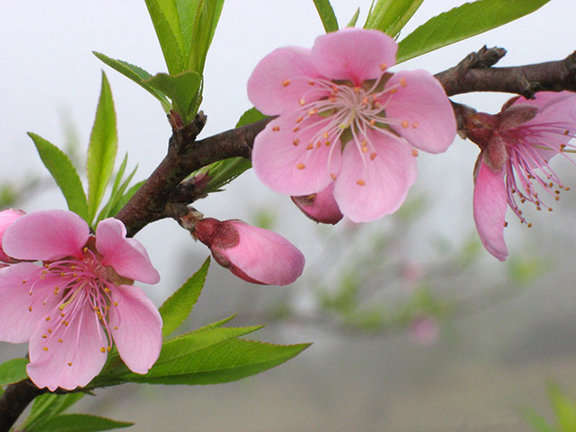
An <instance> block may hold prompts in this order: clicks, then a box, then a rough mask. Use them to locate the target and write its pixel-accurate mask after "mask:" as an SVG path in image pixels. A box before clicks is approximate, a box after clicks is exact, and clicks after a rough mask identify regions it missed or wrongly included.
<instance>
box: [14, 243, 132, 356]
mask: <svg viewBox="0 0 576 432" xmlns="http://www.w3.org/2000/svg"><path fill="white" fill-rule="evenodd" d="M111 271H112V273H111ZM111 276H112V277H111ZM117 278H121V276H119V275H117V273H116V272H115V271H114V270H113V269H111V268H109V267H106V266H104V265H103V264H102V261H101V256H100V255H99V254H98V252H96V251H93V250H92V249H91V248H90V245H89V246H87V247H84V249H83V250H82V258H81V259H78V258H75V257H70V258H63V259H60V260H57V261H52V262H46V263H44V265H43V267H42V268H39V269H38V271H37V272H36V273H35V274H34V275H33V276H32V277H30V278H29V279H28V280H25V281H23V284H28V285H29V287H30V288H29V291H28V293H29V295H30V299H31V302H30V306H29V308H28V309H29V310H30V311H32V310H33V308H34V307H40V306H41V305H42V306H45V307H48V310H49V314H48V315H47V316H46V318H45V320H46V321H47V322H50V321H51V322H52V325H51V326H50V327H47V331H46V332H45V333H44V334H43V335H42V336H41V337H42V339H43V345H44V347H43V349H44V351H49V350H51V349H53V348H54V347H57V346H58V344H62V343H63V342H64V341H65V339H66V338H78V337H81V336H79V333H78V332H79V330H80V327H81V326H82V323H83V322H87V321H88V320H90V319H92V318H91V317H90V316H86V313H87V312H88V313H90V314H92V316H93V317H94V318H95V319H96V320H98V322H99V324H100V325H101V326H102V328H103V329H104V332H105V336H104V337H102V336H100V337H99V340H98V343H99V344H100V351H101V352H102V353H106V352H107V351H110V349H111V344H112V337H111V332H110V330H111V329H110V327H109V325H108V313H109V310H110V308H111V307H113V306H117V304H116V303H115V302H114V301H113V300H112V296H111V292H112V289H114V288H115V285H114V281H116V279H117ZM122 279H125V278H122ZM71 323H73V325H70V324H71ZM98 334H100V335H101V333H100V332H98ZM73 360H74V359H73V358H68V359H67V360H66V361H67V363H68V365H69V366H72V364H73Z"/></svg>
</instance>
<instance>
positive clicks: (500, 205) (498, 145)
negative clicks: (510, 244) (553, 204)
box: [470, 92, 576, 261]
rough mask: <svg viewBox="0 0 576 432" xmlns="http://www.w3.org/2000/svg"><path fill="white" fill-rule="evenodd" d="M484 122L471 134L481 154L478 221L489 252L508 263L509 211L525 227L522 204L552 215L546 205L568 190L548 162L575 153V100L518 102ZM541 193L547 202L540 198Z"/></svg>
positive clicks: (546, 96)
mask: <svg viewBox="0 0 576 432" xmlns="http://www.w3.org/2000/svg"><path fill="white" fill-rule="evenodd" d="M478 116H481V115H480V114H479V115H478ZM479 120H480V121H481V125H480V127H478V129H477V130H470V135H471V136H470V138H471V139H472V140H473V141H474V142H476V143H477V144H478V145H479V146H480V148H481V149H482V152H481V153H480V156H479V157H478V161H477V163H476V170H475V187H474V221H475V222H476V228H477V230H478V234H479V236H480V239H481V240H482V244H483V245H484V247H485V248H486V249H487V250H488V252H490V253H491V254H492V255H494V256H495V257H496V258H498V259H499V260H501V261H504V260H505V259H506V257H507V256H508V249H507V247H506V243H505V242H504V227H505V225H506V222H505V217H506V209H507V207H510V208H511V209H512V210H513V211H514V213H515V214H516V215H517V216H518V217H519V218H520V220H521V221H522V222H523V223H526V220H525V218H524V216H523V215H522V210H521V209H520V207H519V203H524V202H526V201H528V202H531V203H533V204H534V205H535V206H536V208H537V209H538V210H540V209H541V208H548V210H551V208H549V207H548V206H547V205H545V204H544V203H545V202H547V201H548V200H558V199H559V194H560V191H561V190H569V188H567V187H566V186H564V184H563V183H562V181H561V180H560V179H559V178H558V175H557V174H556V173H555V172H554V170H553V169H552V168H551V167H550V165H549V163H548V162H549V160H550V159H551V158H552V157H554V156H556V155H557V154H562V155H564V156H566V153H565V152H566V150H568V149H570V148H573V146H572V145H569V144H568V142H569V141H570V140H571V139H572V138H573V137H574V135H575V134H576V94H574V93H570V92H560V93H553V92H541V93H537V94H536V98H535V99H533V100H528V99H525V98H524V97H519V98H514V99H512V100H510V101H509V102H507V103H506V104H505V105H504V107H503V108H502V111H501V112H500V113H499V114H497V115H496V116H488V115H486V114H484V117H479ZM539 190H540V191H542V192H544V193H545V194H547V195H548V196H547V197H546V196H544V197H541V196H540V195H539V192H538V191H539ZM528 226H531V224H528Z"/></svg>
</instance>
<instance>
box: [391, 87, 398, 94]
mask: <svg viewBox="0 0 576 432" xmlns="http://www.w3.org/2000/svg"><path fill="white" fill-rule="evenodd" d="M390 93H392V94H394V93H398V89H397V88H393V89H392V90H390Z"/></svg>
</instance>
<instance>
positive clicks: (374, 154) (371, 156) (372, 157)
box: [370, 153, 378, 160]
mask: <svg viewBox="0 0 576 432" xmlns="http://www.w3.org/2000/svg"><path fill="white" fill-rule="evenodd" d="M376 156H378V155H377V154H376V153H370V160H374V159H376Z"/></svg>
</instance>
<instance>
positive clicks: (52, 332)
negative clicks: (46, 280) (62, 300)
mask: <svg viewBox="0 0 576 432" xmlns="http://www.w3.org/2000/svg"><path fill="white" fill-rule="evenodd" d="M79 293H80V295H84V294H85V293H84V292H82V291H79ZM83 300H84V301H82V300H80V301H79V302H78V303H77V305H78V310H76V311H75V313H74V314H71V315H70V316H69V317H68V319H69V322H68V321H64V320H63V319H62V318H61V317H60V313H61V311H60V309H59V308H55V309H54V310H53V311H52V313H51V314H50V316H49V318H50V320H42V321H40V325H39V326H38V328H37V329H36V331H35V332H34V334H33V335H32V337H31V339H30V363H29V364H28V367H27V371H28V376H29V377H30V379H31V380H32V381H33V382H34V384H36V385H37V386H38V387H39V388H43V387H48V389H49V390H50V391H54V390H56V389H57V388H58V387H60V388H63V389H66V390H74V389H75V388H76V387H84V386H86V385H87V384H88V383H89V382H90V381H92V379H93V378H94V377H95V376H96V375H98V373H99V372H100V371H101V370H102V367H104V363H106V352H107V350H106V348H107V346H108V341H107V339H106V336H105V335H104V332H103V331H102V327H101V325H100V322H99V320H98V317H97V315H96V314H95V313H94V311H93V310H92V309H91V307H90V303H89V302H88V301H87V300H86V298H84V299H83ZM66 323H68V324H66Z"/></svg>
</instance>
